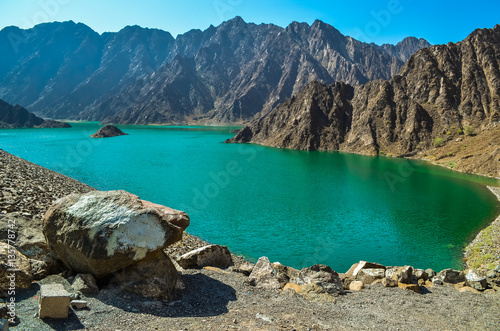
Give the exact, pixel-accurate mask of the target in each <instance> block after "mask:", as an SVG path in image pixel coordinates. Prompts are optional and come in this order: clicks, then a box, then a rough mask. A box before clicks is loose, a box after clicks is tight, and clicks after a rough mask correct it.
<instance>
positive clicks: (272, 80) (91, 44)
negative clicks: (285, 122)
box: [0, 17, 429, 124]
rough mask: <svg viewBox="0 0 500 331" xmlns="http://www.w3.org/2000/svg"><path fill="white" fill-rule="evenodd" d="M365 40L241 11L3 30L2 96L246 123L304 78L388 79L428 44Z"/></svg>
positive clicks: (139, 115)
mask: <svg viewBox="0 0 500 331" xmlns="http://www.w3.org/2000/svg"><path fill="white" fill-rule="evenodd" d="M427 46H429V44H428V43H427V42H425V41H424V40H422V39H421V40H418V39H416V38H407V39H405V40H403V41H402V42H401V43H399V44H398V45H396V46H394V45H382V46H377V45H375V44H366V43H362V42H359V41H357V40H355V39H353V38H351V37H346V36H344V35H342V34H341V33H340V32H339V31H338V30H336V29H335V28H333V27H332V26H330V25H328V24H325V23H323V22H321V21H316V22H314V24H312V25H311V26H310V25H308V24H306V23H297V22H293V23H292V24H290V25H289V26H288V27H286V28H281V27H278V26H275V25H272V24H260V25H256V24H253V23H246V22H244V21H243V19H241V18H240V17H236V18H234V19H232V20H230V21H227V22H224V23H222V24H221V25H220V26H218V27H214V26H211V27H209V28H208V29H206V30H205V31H200V30H192V31H189V32H187V33H185V34H182V35H179V36H178V37H177V38H176V39H174V38H173V37H172V36H171V35H170V34H169V33H168V32H164V31H161V30H154V29H143V28H140V27H137V26H133V27H126V28H124V29H122V30H121V31H119V32H117V33H104V34H102V35H99V34H97V33H96V32H94V31H93V30H92V29H90V28H89V27H87V26H85V25H84V24H81V23H79V24H75V23H74V22H71V21H70V22H64V23H47V24H40V25H37V26H36V27H34V28H33V29H29V30H21V29H19V28H16V27H8V28H5V29H3V30H1V31H0V53H1V54H2V56H3V58H5V61H2V63H1V64H0V77H2V78H0V97H2V98H4V99H5V100H7V101H8V102H11V103H19V104H23V105H25V106H26V107H27V108H28V109H30V110H31V111H33V112H35V113H37V114H39V115H43V116H45V117H49V118H67V119H79V120H98V121H103V120H104V122H114V123H124V124H149V123H186V122H204V123H206V122H213V123H242V122H244V121H247V120H248V119H250V118H252V117H253V116H254V115H255V114H257V113H259V112H261V111H262V113H263V114H265V113H267V112H269V111H270V110H271V109H272V108H273V107H275V106H276V105H278V104H279V103H281V102H283V101H285V100H286V99H287V98H289V97H290V96H291V95H293V94H296V93H297V92H298V91H300V89H302V88H303V87H304V86H305V85H306V84H307V83H308V82H311V81H321V82H324V83H326V84H330V83H333V82H335V81H345V82H347V83H349V84H352V85H358V84H363V83H366V82H368V81H371V80H375V79H390V78H391V77H392V75H394V74H395V73H397V72H398V70H399V69H400V68H401V66H402V65H403V63H404V60H406V59H407V57H408V56H409V55H411V54H413V53H414V52H415V51H416V50H418V49H420V48H422V47H427Z"/></svg>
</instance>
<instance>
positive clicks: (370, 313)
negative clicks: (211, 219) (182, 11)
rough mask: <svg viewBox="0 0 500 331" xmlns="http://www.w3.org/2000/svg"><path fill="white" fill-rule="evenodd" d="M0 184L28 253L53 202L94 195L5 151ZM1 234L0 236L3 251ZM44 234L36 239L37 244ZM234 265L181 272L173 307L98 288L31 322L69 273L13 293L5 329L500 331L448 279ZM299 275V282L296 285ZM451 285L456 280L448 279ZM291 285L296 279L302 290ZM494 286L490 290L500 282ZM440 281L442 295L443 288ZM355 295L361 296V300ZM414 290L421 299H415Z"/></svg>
mask: <svg viewBox="0 0 500 331" xmlns="http://www.w3.org/2000/svg"><path fill="white" fill-rule="evenodd" d="M0 184H1V188H2V196H0V218H1V219H2V224H6V223H8V222H7V221H8V219H15V220H16V226H18V232H19V241H18V242H20V241H26V242H31V243H32V242H33V241H34V240H36V239H37V228H38V229H40V227H41V226H42V215H43V214H44V212H45V210H46V209H47V208H48V207H49V206H50V205H51V204H52V203H53V202H54V201H55V200H56V199H58V198H61V197H63V196H65V195H67V194H69V193H87V192H91V191H93V188H91V187H89V186H87V185H84V184H82V183H80V182H78V181H75V180H73V179H71V178H68V177H66V176H63V175H60V174H57V173H55V172H53V171H50V170H47V169H44V168H42V167H39V166H37V165H35V164H32V163H30V162H28V161H25V160H22V159H20V158H17V157H15V156H13V155H10V154H8V153H6V152H4V151H2V150H0ZM499 220H500V218H499V219H497V221H495V222H498V221H499ZM493 225H494V224H492V226H493ZM4 230H5V229H3V230H2V231H0V232H1V233H2V238H1V239H2V241H4V239H5V238H4V237H5V236H4V234H5V231H4ZM40 232H41V231H40V230H38V235H39V234H40ZM478 238H480V237H479V236H478ZM38 239H40V238H39V237H38ZM478 240H481V239H478ZM206 245H207V243H206V242H203V241H202V240H200V239H199V238H196V237H194V236H190V235H184V238H183V239H182V241H180V242H178V243H177V244H174V245H172V246H170V247H168V248H167V249H166V250H165V252H166V253H167V254H168V255H169V256H170V257H171V258H172V259H173V260H179V258H180V257H181V256H182V255H184V254H185V253H187V252H190V251H192V250H194V249H197V248H201V247H204V246H206ZM232 258H233V262H234V266H233V267H230V268H228V269H225V270H223V269H218V268H213V267H206V268H203V269H182V268H180V267H179V266H178V268H179V275H180V278H181V279H182V282H183V283H184V284H185V288H184V290H181V291H180V292H179V293H178V294H177V295H176V298H174V300H170V301H162V300H151V299H146V298H143V297H141V296H139V295H136V294H130V293H128V292H124V291H123V290H122V289H120V288H119V287H114V286H113V285H111V284H109V285H108V284H99V291H98V293H97V294H83V295H82V296H81V297H82V299H84V300H85V301H87V305H88V308H87V309H83V310H78V309H74V310H71V311H70V316H69V318H68V319H65V320H53V319H48V320H47V319H45V320H42V319H39V318H37V317H35V316H34V315H35V313H36V312H37V311H38V299H37V297H38V296H39V289H40V286H42V285H44V284H53V283H59V284H61V285H62V286H63V287H64V288H66V289H67V290H68V291H69V292H75V290H74V288H73V286H74V282H75V275H74V274H71V273H68V272H63V273H61V274H59V275H50V276H47V275H39V277H37V278H38V280H37V281H35V282H34V283H32V284H31V286H30V288H29V289H25V290H21V289H20V290H18V291H17V292H16V296H17V298H16V299H17V307H16V313H17V316H18V317H19V319H20V320H19V323H18V324H17V325H13V326H11V329H13V330H16V329H19V330H26V329H29V330H35V329H36V330H52V329H56V330H67V329H72V330H79V329H89V330H110V329H112V330H113V329H122V328H123V329H127V328H131V327H137V326H138V325H140V326H141V329H144V330H155V329H178V330H181V329H182V330H195V329H205V330H229V329H236V330H238V329H241V330H247V329H253V330H329V329H336V330H352V329H357V330H362V329H374V328H384V329H388V330H393V329H394V330H395V329H401V328H414V329H419V330H435V329H458V330H468V329H481V330H487V329H491V330H496V329H498V326H499V325H500V316H499V315H498V311H500V291H498V288H496V289H497V290H496V291H495V290H494V289H493V288H490V289H489V290H488V289H487V290H486V291H484V294H479V293H478V291H477V290H475V289H473V288H472V287H469V286H465V287H464V285H465V283H464V281H465V274H463V273H455V272H454V271H450V270H445V271H442V272H441V273H439V274H438V275H436V277H432V276H434V275H433V274H432V271H430V270H426V271H424V270H414V269H413V268H411V267H401V268H392V267H385V266H381V265H377V264H367V263H364V262H363V263H360V264H356V265H354V266H353V268H351V270H350V271H348V272H347V273H346V274H337V273H335V272H334V271H329V270H331V269H328V268H327V267H316V268H317V270H313V269H314V268H309V269H307V270H302V271H298V270H294V269H293V268H287V267H285V266H281V265H280V264H277V263H273V264H271V263H270V262H269V261H268V260H267V261H266V259H261V260H259V263H258V264H257V267H255V266H253V265H250V264H249V263H248V262H247V261H245V260H244V259H243V258H241V257H237V256H234V255H233V256H232ZM353 262H354V261H353ZM471 262H472V260H471ZM497 269H498V268H497ZM250 271H252V275H251V276H250V277H249V274H250ZM478 272H479V271H478ZM300 273H301V274H302V276H300V277H298V276H299V274H300ZM479 273H480V272H479ZM305 274H307V275H314V277H319V276H318V275H322V276H321V277H327V279H329V280H328V281H327V282H326V283H327V284H337V285H335V286H334V285H329V286H327V287H326V289H325V288H323V290H324V291H322V290H321V289H318V286H319V287H321V286H323V285H321V286H320V285H318V286H316V285H314V284H320V283H321V282H319V283H317V282H316V283H314V282H313V283H314V284H313V285H307V284H312V283H307V281H305V280H304V279H306V278H307V277H305V276H304V275H305ZM382 274H383V275H382ZM335 275H337V276H335ZM452 276H453V277H455V278H453V279H452V278H450V277H452ZM478 276H480V275H478ZM311 277H313V276H311ZM314 277H313V278H314ZM337 277H338V278H337ZM295 278H297V279H302V284H298V283H300V282H297V281H295V280H294V279H295ZM433 278H436V280H434V279H433ZM490 278H491V279H495V280H496V279H497V274H496V273H495V277H490ZM321 279H324V278H321ZM335 279H337V281H335ZM338 280H341V281H342V285H343V289H342V291H340V290H335V291H337V292H338V293H337V292H335V293H334V290H332V288H337V289H338V288H339V287H338ZM440 281H441V282H444V283H448V285H439V284H440ZM304 282H305V283H304ZM335 282H337V283H335ZM452 283H455V284H452ZM269 284H271V285H270V286H269ZM273 284H274V285H273ZM490 284H493V283H492V282H490ZM390 286H396V288H391V287H390ZM489 286H490V287H492V286H491V285H489ZM357 287H363V290H361V291H357V290H358V289H359V288H357ZM457 288H459V289H465V290H464V291H465V292H460V291H457ZM416 289H418V292H420V294H417V293H415V292H414V291H416ZM325 292H326V294H325ZM341 292H344V294H341Z"/></svg>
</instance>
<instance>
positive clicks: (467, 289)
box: [458, 286, 480, 293]
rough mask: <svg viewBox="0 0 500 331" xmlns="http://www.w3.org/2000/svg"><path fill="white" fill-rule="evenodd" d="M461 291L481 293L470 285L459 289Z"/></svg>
mask: <svg viewBox="0 0 500 331" xmlns="http://www.w3.org/2000/svg"><path fill="white" fill-rule="evenodd" d="M458 291H459V292H472V293H480V292H479V291H478V290H476V289H475V288H472V287H469V286H465V287H462V288H461V289H459V290H458Z"/></svg>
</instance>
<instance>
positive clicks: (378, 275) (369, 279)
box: [356, 269, 385, 285]
mask: <svg viewBox="0 0 500 331" xmlns="http://www.w3.org/2000/svg"><path fill="white" fill-rule="evenodd" d="M356 278H357V279H359V280H361V281H362V282H363V283H364V284H366V285H368V284H372V283H374V282H375V281H376V280H380V279H382V278H385V269H362V270H361V271H360V272H359V273H358V276H357V277H356Z"/></svg>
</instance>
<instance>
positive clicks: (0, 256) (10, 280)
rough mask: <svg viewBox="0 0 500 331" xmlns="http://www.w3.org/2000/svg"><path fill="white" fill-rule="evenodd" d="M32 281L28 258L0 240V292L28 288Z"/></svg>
mask: <svg viewBox="0 0 500 331" xmlns="http://www.w3.org/2000/svg"><path fill="white" fill-rule="evenodd" d="M32 281H33V276H32V274H31V265H30V262H29V259H28V258H27V257H26V256H24V255H23V254H21V253H19V252H18V251H17V249H16V248H15V247H14V246H12V245H9V244H6V243H3V242H0V292H9V291H11V290H14V289H16V288H30V286H31V282H32Z"/></svg>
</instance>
